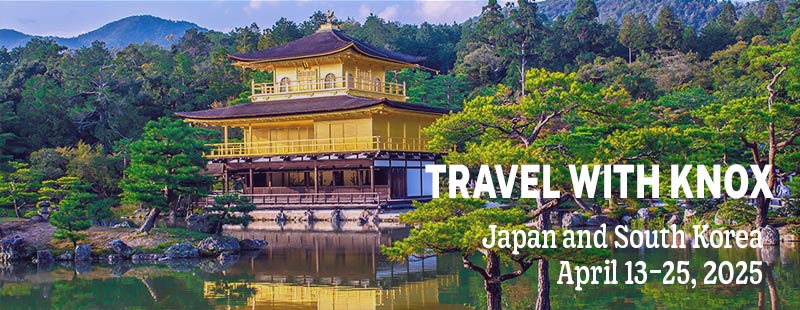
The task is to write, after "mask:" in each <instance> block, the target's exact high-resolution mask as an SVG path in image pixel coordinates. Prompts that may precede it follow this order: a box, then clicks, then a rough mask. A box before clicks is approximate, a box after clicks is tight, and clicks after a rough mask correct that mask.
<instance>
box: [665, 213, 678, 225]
mask: <svg viewBox="0 0 800 310" xmlns="http://www.w3.org/2000/svg"><path fill="white" fill-rule="evenodd" d="M680 223H681V218H680V217H679V216H678V215H676V214H673V215H672V216H670V217H669V220H668V221H667V225H678V224H680Z"/></svg>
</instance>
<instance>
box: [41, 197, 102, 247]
mask: <svg viewBox="0 0 800 310" xmlns="http://www.w3.org/2000/svg"><path fill="white" fill-rule="evenodd" d="M96 198H97V196H96V195H94V194H90V193H82V192H77V191H76V192H73V193H72V194H70V195H68V196H67V197H65V198H64V200H61V202H60V203H59V204H58V208H57V209H56V210H55V212H53V213H52V214H51V215H50V224H52V225H53V226H55V227H56V232H55V234H53V237H55V238H56V239H59V240H64V239H66V240H69V241H70V242H72V245H73V246H77V244H78V241H80V240H83V239H84V238H85V236H84V235H83V234H82V233H79V232H80V231H83V230H86V229H89V227H91V226H92V222H91V215H90V214H89V209H90V208H91V206H90V205H91V204H93V201H94V200H95V199H96Z"/></svg>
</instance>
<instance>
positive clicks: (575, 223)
mask: <svg viewBox="0 0 800 310" xmlns="http://www.w3.org/2000/svg"><path fill="white" fill-rule="evenodd" d="M583 225H584V222H583V215H581V214H580V213H578V212H573V213H570V214H567V215H564V218H563V219H562V220H561V227H563V228H572V227H580V226H583Z"/></svg>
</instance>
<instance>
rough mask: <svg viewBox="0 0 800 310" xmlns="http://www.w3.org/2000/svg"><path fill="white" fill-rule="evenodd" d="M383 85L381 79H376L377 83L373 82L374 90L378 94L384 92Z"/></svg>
mask: <svg viewBox="0 0 800 310" xmlns="http://www.w3.org/2000/svg"><path fill="white" fill-rule="evenodd" d="M381 85H382V83H381V79H380V78H376V79H375V82H373V84H372V90H373V91H376V92H381V91H382V89H381Z"/></svg>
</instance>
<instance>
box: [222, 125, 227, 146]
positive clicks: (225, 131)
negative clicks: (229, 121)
mask: <svg viewBox="0 0 800 310" xmlns="http://www.w3.org/2000/svg"><path fill="white" fill-rule="evenodd" d="M222 128H223V131H224V134H223V136H224V137H225V138H224V139H225V140H224V142H225V147H227V146H228V126H222Z"/></svg>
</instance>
